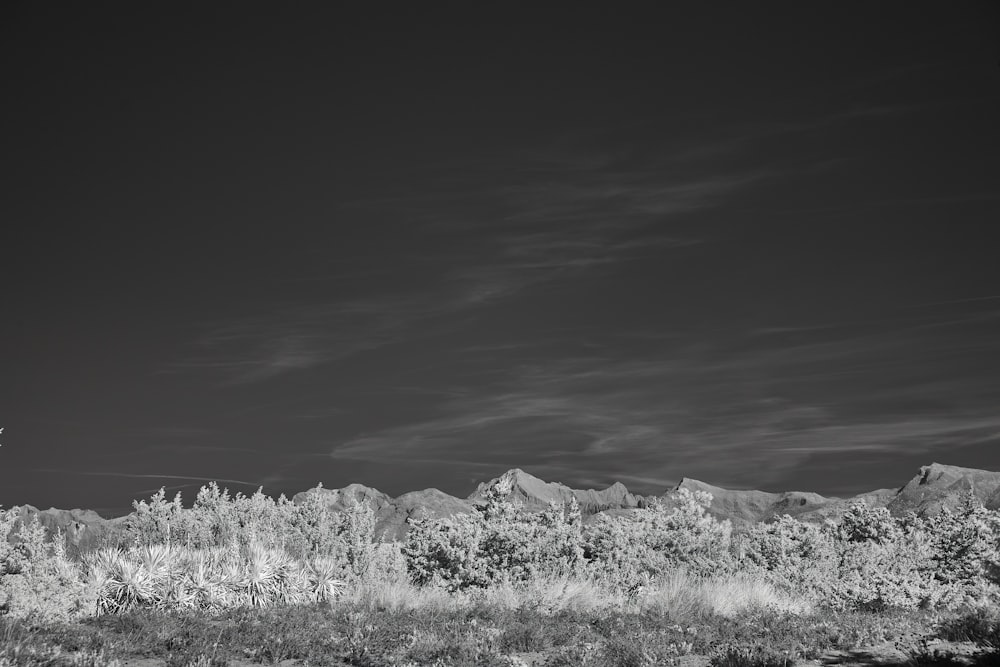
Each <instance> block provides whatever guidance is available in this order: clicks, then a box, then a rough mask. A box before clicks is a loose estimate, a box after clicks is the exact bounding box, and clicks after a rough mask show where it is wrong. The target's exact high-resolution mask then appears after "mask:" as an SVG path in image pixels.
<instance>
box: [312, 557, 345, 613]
mask: <svg viewBox="0 0 1000 667" xmlns="http://www.w3.org/2000/svg"><path fill="white" fill-rule="evenodd" d="M340 571H341V567H340V564H339V563H338V562H337V559H335V558H330V557H328V556H316V557H314V558H311V559H310V560H308V561H307V562H306V563H305V576H306V581H307V584H308V593H309V600H310V601H311V602H330V601H332V600H334V599H336V598H338V597H340V596H341V595H342V594H343V592H344V589H345V588H346V584H345V583H344V581H343V580H342V579H340V578H339V577H338V576H337V575H338V574H340Z"/></svg>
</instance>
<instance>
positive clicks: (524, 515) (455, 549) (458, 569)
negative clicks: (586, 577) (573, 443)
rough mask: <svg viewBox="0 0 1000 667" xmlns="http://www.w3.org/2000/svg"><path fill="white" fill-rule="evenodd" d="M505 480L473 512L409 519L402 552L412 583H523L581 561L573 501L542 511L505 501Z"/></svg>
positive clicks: (451, 585) (458, 587)
mask: <svg viewBox="0 0 1000 667" xmlns="http://www.w3.org/2000/svg"><path fill="white" fill-rule="evenodd" d="M510 490H511V488H510V485H509V482H501V483H499V484H497V485H496V486H494V487H493V488H491V489H490V490H489V491H488V492H487V495H486V498H485V503H484V505H483V506H482V507H479V508H477V511H476V512H475V513H473V514H462V515H458V516H456V517H453V518H444V519H433V520H432V519H419V520H416V521H412V522H411V523H410V528H409V531H408V532H407V535H406V541H405V543H404V545H403V548H402V553H403V555H404V557H405V558H406V563H407V568H408V570H409V572H410V575H411V577H412V578H413V581H414V582H416V583H418V584H428V583H430V584H437V585H441V586H444V587H445V588H447V589H449V590H453V591H455V590H464V589H469V588H482V587H487V586H490V585H494V584H498V583H504V582H507V583H509V582H523V581H527V580H529V579H531V578H533V577H536V576H538V575H540V574H543V573H552V572H557V571H566V570H571V569H573V568H574V567H576V566H578V565H579V564H580V563H581V562H582V557H583V549H582V520H581V516H580V509H579V507H578V506H577V505H576V503H575V501H574V502H572V503H570V504H569V505H568V506H562V505H552V506H550V507H549V508H548V509H547V510H546V511H544V512H541V513H537V514H535V513H528V512H522V511H520V510H519V509H518V508H517V507H516V506H515V505H514V504H513V503H511V502H509V501H508V500H507V496H508V494H509V493H510Z"/></svg>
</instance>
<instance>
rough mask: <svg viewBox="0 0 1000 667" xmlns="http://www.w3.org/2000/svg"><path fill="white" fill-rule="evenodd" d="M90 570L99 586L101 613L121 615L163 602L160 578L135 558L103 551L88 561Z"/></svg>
mask: <svg viewBox="0 0 1000 667" xmlns="http://www.w3.org/2000/svg"><path fill="white" fill-rule="evenodd" d="M88 567H89V569H90V573H91V577H92V578H93V580H94V582H95V584H96V585H97V586H98V600H97V610H98V613H112V614H119V613H122V612H125V611H128V610H130V609H134V608H136V607H139V606H145V605H153V604H157V603H158V602H159V600H160V594H159V591H158V590H157V580H156V578H155V577H154V576H152V575H151V574H150V573H149V571H148V570H147V569H146V568H145V566H144V565H143V564H142V562H141V561H140V560H139V559H138V558H136V557H134V556H133V555H132V554H128V553H125V552H124V551H122V550H121V549H118V548H114V549H101V550H100V551H98V552H96V553H95V554H94V555H93V556H92V557H91V558H89V559H88Z"/></svg>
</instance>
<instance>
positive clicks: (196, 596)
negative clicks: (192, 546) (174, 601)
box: [178, 550, 239, 611]
mask: <svg viewBox="0 0 1000 667" xmlns="http://www.w3.org/2000/svg"><path fill="white" fill-rule="evenodd" d="M184 564H185V567H184V572H183V575H182V579H181V586H182V591H183V592H182V593H181V594H180V596H181V597H180V598H179V600H178V602H179V604H181V606H187V605H193V606H194V607H196V608H199V609H204V610H206V611H214V610H219V609H222V608H225V607H229V606H232V604H233V601H234V600H233V597H234V596H233V594H232V590H231V589H232V585H233V584H235V582H236V581H238V578H239V571H238V569H236V570H235V571H234V572H233V573H231V576H229V577H227V572H226V570H225V566H226V563H225V562H224V561H222V559H221V558H220V554H217V553H213V552H211V551H206V550H202V551H197V552H192V553H190V554H187V557H186V558H185V559H184ZM234 564H235V561H234Z"/></svg>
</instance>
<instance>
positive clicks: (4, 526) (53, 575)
mask: <svg viewBox="0 0 1000 667" xmlns="http://www.w3.org/2000/svg"><path fill="white" fill-rule="evenodd" d="M96 607H97V598H96V595H95V594H94V591H93V588H92V587H90V586H88V585H87V582H86V581H85V580H84V578H83V576H82V572H81V571H80V569H79V566H78V565H77V564H76V563H74V562H73V561H72V560H70V559H69V557H68V556H67V555H66V542H65V539H64V536H63V535H62V534H56V535H55V537H54V539H52V540H49V539H48V538H47V535H46V531H45V528H44V527H43V526H42V525H41V524H40V523H39V522H38V519H37V517H34V516H33V517H31V519H30V520H29V521H28V522H27V523H23V522H20V521H19V520H18V519H17V513H16V511H15V510H14V509H11V510H7V511H3V512H0V615H10V616H12V617H14V618H31V619H37V620H41V621H68V620H72V619H76V618H80V617H83V616H88V615H93V613H94V612H95V610H96Z"/></svg>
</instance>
